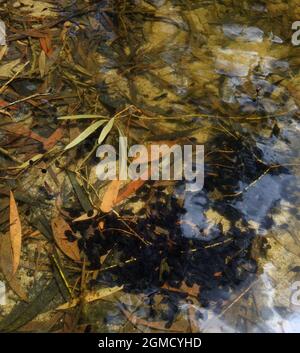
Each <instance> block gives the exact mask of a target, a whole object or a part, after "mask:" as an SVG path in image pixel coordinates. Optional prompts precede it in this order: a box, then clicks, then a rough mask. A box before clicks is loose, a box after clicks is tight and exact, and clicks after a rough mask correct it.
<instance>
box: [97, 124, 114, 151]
mask: <svg viewBox="0 0 300 353" xmlns="http://www.w3.org/2000/svg"><path fill="white" fill-rule="evenodd" d="M114 122H115V118H112V119H110V120H109V122H108V123H107V124H106V125H105V126H104V128H103V130H102V131H101V134H100V136H99V139H98V143H99V145H101V143H102V142H103V141H104V140H105V138H106V136H107V135H108V134H109V133H110V130H111V129H112V127H113V125H114Z"/></svg>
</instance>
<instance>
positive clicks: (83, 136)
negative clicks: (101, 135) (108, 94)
mask: <svg viewBox="0 0 300 353" xmlns="http://www.w3.org/2000/svg"><path fill="white" fill-rule="evenodd" d="M105 121H106V120H99V121H96V122H95V123H94V124H92V125H91V126H89V127H88V128H87V129H85V130H84V131H83V132H82V133H81V134H80V135H79V136H77V137H76V138H75V139H74V140H73V141H72V142H71V143H69V144H68V145H67V146H66V147H65V151H66V150H69V149H70V148H73V147H75V146H77V145H78V144H79V143H81V142H82V141H84V140H85V139H86V138H87V137H88V136H90V135H91V134H92V133H93V132H95V131H96V130H97V129H99V127H100V126H101V125H103V124H104V123H105Z"/></svg>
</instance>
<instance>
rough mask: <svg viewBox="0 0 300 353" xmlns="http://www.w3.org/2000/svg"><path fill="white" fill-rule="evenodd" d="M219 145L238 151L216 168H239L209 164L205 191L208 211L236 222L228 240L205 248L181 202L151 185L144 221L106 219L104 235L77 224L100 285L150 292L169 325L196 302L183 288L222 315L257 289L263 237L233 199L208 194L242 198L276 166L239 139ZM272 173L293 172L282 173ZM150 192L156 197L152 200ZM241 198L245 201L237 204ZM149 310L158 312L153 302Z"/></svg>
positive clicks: (128, 214) (218, 157) (139, 217)
mask: <svg viewBox="0 0 300 353" xmlns="http://www.w3.org/2000/svg"><path fill="white" fill-rule="evenodd" d="M213 144H216V145H218V146H219V150H222V151H224V150H225V149H228V150H230V151H233V153H231V154H230V160H228V158H227V157H224V154H222V153H219V154H218V153H216V154H215V155H214V161H215V162H216V161H217V163H214V164H215V165H219V166H222V165H224V164H225V163H226V164H228V163H231V165H232V166H234V168H231V169H230V168H229V169H226V170H224V168H222V167H212V166H211V165H210V164H209V163H208V165H207V168H206V173H207V175H206V178H205V186H204V189H203V190H202V191H199V192H200V193H201V195H202V196H203V197H204V198H205V200H206V202H205V203H204V204H203V212H204V211H207V210H208V209H209V208H212V209H213V210H216V211H217V212H218V213H219V214H220V215H222V217H224V218H226V219H227V220H228V222H229V229H227V230H226V234H224V233H223V232H222V227H221V226H220V229H219V230H220V231H219V234H218V236H217V237H214V238H213V240H211V241H203V239H202V238H201V237H197V236H196V237H193V238H186V237H185V236H184V235H183V233H182V227H181V225H180V219H181V217H182V215H184V213H185V212H186V211H185V209H184V208H183V207H182V203H181V202H180V200H179V198H178V195H175V194H166V193H165V192H164V188H163V187H161V186H159V187H156V186H155V184H153V183H151V182H149V183H147V184H145V186H144V187H143V188H142V189H141V190H140V191H139V192H138V194H137V195H136V198H138V199H139V200H143V199H147V202H148V203H147V207H146V208H143V209H142V210H140V211H139V212H138V213H137V214H133V212H132V211H130V210H128V209H127V211H123V212H122V214H121V217H120V216H118V215H117V214H115V213H110V214H107V215H106V216H103V215H102V216H101V220H102V221H103V224H104V227H103V229H102V230H101V229H100V228H99V226H98V225H99V219H93V220H87V221H84V222H80V223H75V224H73V225H72V227H73V228H74V229H73V230H74V231H77V232H78V231H79V232H80V233H81V236H82V238H81V240H80V241H79V245H80V247H81V249H82V250H83V251H84V253H85V254H86V256H87V258H88V259H89V263H90V268H91V269H100V271H99V276H98V278H97V280H96V281H94V283H100V282H101V283H105V284H106V285H111V286H114V285H124V290H125V291H128V292H132V293H144V294H145V293H146V294H147V295H148V297H149V298H152V297H153V296H155V295H157V294H159V295H161V296H163V297H164V301H165V303H166V307H167V308H168V309H167V311H166V312H165V313H164V314H162V313H160V314H159V315H160V316H161V315H163V316H164V319H165V320H166V322H167V325H171V324H172V322H173V320H174V319H175V317H176V315H177V313H178V307H179V303H180V301H182V300H184V299H185V298H187V297H188V296H189V293H188V292H189V291H188V290H180V289H181V288H183V287H182V285H183V283H184V285H185V288H198V289H199V290H198V291H197V293H196V296H197V298H198V300H199V304H200V305H201V306H203V307H211V306H212V305H213V306H214V308H215V310H221V308H222V306H223V304H224V303H225V302H227V301H228V300H229V299H230V296H231V294H232V292H233V291H234V289H236V288H237V287H240V286H241V285H243V283H249V281H251V280H252V279H253V278H254V277H255V274H256V272H257V264H256V261H255V259H254V258H252V255H251V247H252V242H253V239H254V238H255V237H256V233H255V230H253V229H252V228H250V227H249V226H248V224H247V222H246V220H245V219H244V216H243V214H242V213H241V212H240V211H239V210H237V209H236V208H235V207H234V203H233V199H232V197H226V196H224V197H223V198H221V199H217V200H210V199H209V197H208V194H209V192H211V191H212V190H217V191H218V192H219V193H221V194H224V195H225V194H232V193H235V192H238V191H239V187H240V185H241V182H242V183H243V185H245V184H246V185H247V184H250V183H251V182H253V181H254V180H255V179H256V178H259V176H260V175H262V174H263V173H264V172H265V171H266V169H267V168H268V166H267V165H265V164H264V163H263V162H262V160H261V158H262V155H263V153H262V151H260V150H259V149H258V148H256V147H255V148H254V149H253V148H249V147H248V146H247V145H246V144H244V142H242V141H240V140H238V139H230V138H227V139H224V136H223V137H222V140H221V141H218V140H217V139H216V140H215V141H214V142H213V143H212V145H213ZM220 145H221V147H222V148H220ZM212 171H214V173H212ZM272 172H273V173H286V172H287V171H286V170H284V169H283V168H282V169H279V168H278V169H276V170H274V171H271V173H272ZM180 184H184V182H178V183H177V185H176V186H175V187H176V188H177V189H180V186H181V185H180ZM150 190H151V194H152V198H151V199H150V200H149V197H148V196H149V193H150ZM238 197H242V196H237V197H236V198H235V200H236V199H237V198H238ZM131 202H132V200H131ZM125 219H126V221H124V220H125ZM241 225H242V227H241ZM269 226H271V225H270V224H269ZM91 229H93V231H92V236H91ZM87 230H89V231H88V232H87ZM266 242H267V241H266V240H264V239H263V241H262V242H261V245H262V247H264V248H265V247H266ZM105 254H109V255H108V256H107V257H106V260H105V261H104V263H101V261H100V258H101V256H103V255H105ZM195 285H196V286H195ZM170 288H171V289H173V290H170ZM176 289H177V290H176ZM194 294H195V293H194ZM149 303H150V304H149V305H150V306H151V300H150V302H149Z"/></svg>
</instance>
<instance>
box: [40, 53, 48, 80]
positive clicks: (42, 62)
mask: <svg viewBox="0 0 300 353" xmlns="http://www.w3.org/2000/svg"><path fill="white" fill-rule="evenodd" d="M39 70H40V75H41V78H43V77H44V76H45V71H46V54H45V52H44V51H43V50H42V51H41V54H40V57H39Z"/></svg>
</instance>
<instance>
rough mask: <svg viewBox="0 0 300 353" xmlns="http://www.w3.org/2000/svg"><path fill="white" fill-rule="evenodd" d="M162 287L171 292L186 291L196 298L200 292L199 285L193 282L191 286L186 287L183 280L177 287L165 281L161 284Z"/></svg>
mask: <svg viewBox="0 0 300 353" xmlns="http://www.w3.org/2000/svg"><path fill="white" fill-rule="evenodd" d="M162 288H163V289H167V290H169V291H171V292H177V293H186V294H188V295H189V296H191V297H196V298H197V297H198V295H199V292H200V286H199V285H198V284H193V286H192V287H188V286H187V285H186V283H185V282H183V283H182V284H181V286H180V287H179V288H175V287H171V286H169V285H168V284H166V283H165V284H164V285H163V286H162Z"/></svg>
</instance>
